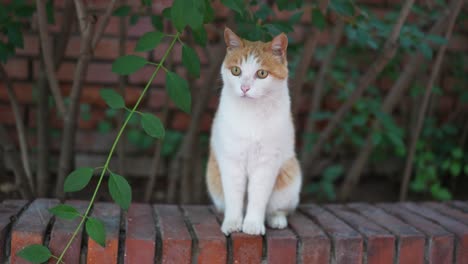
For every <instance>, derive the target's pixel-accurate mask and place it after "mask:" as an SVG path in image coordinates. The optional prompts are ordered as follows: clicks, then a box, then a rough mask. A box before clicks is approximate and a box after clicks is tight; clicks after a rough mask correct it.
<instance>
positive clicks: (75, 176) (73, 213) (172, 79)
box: [18, 33, 190, 263]
mask: <svg viewBox="0 0 468 264" xmlns="http://www.w3.org/2000/svg"><path fill="white" fill-rule="evenodd" d="M177 41H180V33H177V34H176V35H174V36H173V37H172V41H171V43H170V45H169V47H168V49H167V50H166V52H165V54H164V56H163V57H162V59H161V61H160V62H159V63H157V64H156V65H157V66H156V69H155V70H154V72H153V73H152V75H151V77H150V78H149V80H148V82H147V84H146V86H145V87H144V89H143V91H142V92H141V94H140V96H139V98H138V100H137V102H136V103H135V105H134V106H133V107H132V108H131V110H130V111H129V114H128V115H127V117H126V119H125V121H124V123H123V124H122V127H121V128H120V130H119V132H118V133H117V136H116V138H115V140H114V142H113V144H112V147H111V149H110V151H109V154H108V156H107V159H106V162H105V164H104V166H102V167H100V168H96V169H101V170H102V171H101V174H100V176H99V179H98V182H97V186H96V188H95V190H94V192H93V195H92V197H91V199H90V202H89V204H88V207H87V208H86V211H85V213H84V214H83V215H80V214H79V213H78V210H76V209H75V208H73V207H72V206H69V205H64V204H61V205H58V206H56V207H54V208H51V209H50V212H51V213H52V214H54V215H55V216H57V217H61V218H64V219H75V218H77V217H81V221H80V223H79V224H78V226H77V228H76V229H75V231H74V232H73V234H72V236H71V238H70V240H69V241H68V243H67V244H66V246H65V248H64V249H63V251H62V253H61V254H60V256H53V255H52V253H51V252H50V251H49V250H48V249H47V248H46V247H45V246H42V245H30V246H28V247H26V248H24V249H23V250H22V251H20V252H19V253H18V255H19V256H21V257H23V258H24V259H26V260H28V261H32V262H44V261H47V260H48V259H49V258H51V257H52V258H56V259H57V262H58V263H60V262H61V261H62V259H63V257H64V256H65V253H66V252H67V250H68V249H69V248H70V246H71V244H72V242H73V240H74V239H75V237H76V235H77V234H78V232H79V231H80V230H81V227H82V226H83V224H85V227H86V232H87V233H88V235H89V236H90V237H91V238H92V239H94V240H95V241H96V242H97V243H98V244H100V245H101V246H105V230H104V225H103V224H102V222H101V221H100V220H99V219H96V218H92V217H90V216H89V214H90V211H91V208H92V206H93V204H94V201H95V199H96V196H97V194H98V191H99V189H100V187H101V185H102V182H103V180H104V176H105V175H106V174H109V181H108V187H109V191H110V194H111V196H112V198H113V200H114V201H115V202H116V203H117V204H119V205H120V206H121V207H122V208H123V209H124V210H127V209H128V208H129V206H130V203H131V187H130V185H129V184H128V182H127V180H125V178H124V177H122V176H121V175H118V174H116V173H113V172H112V171H110V169H109V163H110V161H111V158H112V156H113V154H114V151H115V149H116V147H117V144H118V142H119V140H120V138H121V136H122V133H123V131H124V130H125V128H126V126H127V124H128V122H129V121H130V119H131V118H132V116H133V115H134V114H135V113H139V114H141V115H142V119H141V122H142V127H143V129H144V130H145V132H147V133H148V134H149V135H150V136H152V137H154V138H162V137H164V127H163V125H162V123H161V121H160V120H159V119H158V118H157V117H155V116H153V115H152V114H148V113H140V112H139V111H137V108H138V106H139V105H140V103H141V101H142V100H143V98H144V96H145V94H146V92H147V91H148V89H149V87H150V86H151V83H152V82H153V80H154V78H155V77H156V75H157V74H158V72H159V71H160V69H161V68H163V67H164V66H163V65H164V62H165V61H166V59H167V57H168V55H169V53H170V52H171V51H172V49H173V47H174V44H175V43H176V42H177ZM157 44H158V43H151V44H149V46H153V48H154V47H155V46H156V45H157ZM147 64H150V65H152V64H154V63H150V62H148V61H146V60H145V59H144V58H142V57H138V56H134V55H127V56H123V57H120V58H118V59H117V60H116V61H115V62H114V64H113V67H112V70H113V71H114V72H116V73H117V74H120V75H128V74H131V73H133V72H135V71H137V70H139V69H140V68H142V67H144V66H145V65H147ZM166 81H167V84H168V89H169V93H170V94H171V92H170V91H171V90H172V91H173V92H172V94H174V93H176V96H177V97H171V98H172V99H175V103H176V105H178V106H179V107H181V108H182V109H183V110H186V111H188V110H189V109H190V92H189V91H188V84H187V83H186V81H185V80H184V79H183V78H181V77H180V76H178V75H177V74H175V73H173V72H167V79H166ZM180 90H182V91H180ZM182 92H184V93H186V94H185V95H184V96H179V94H178V93H182ZM187 94H188V95H187ZM101 96H102V97H103V98H104V100H105V101H106V103H107V105H108V106H109V107H111V108H112V109H126V107H125V102H124V100H123V99H122V97H121V96H120V95H119V94H118V93H116V92H115V91H114V90H110V89H102V90H101ZM181 98H182V99H181ZM94 170H95V169H93V168H79V169H77V170H75V171H73V172H72V173H71V174H70V175H69V176H68V177H67V179H66V180H65V183H64V190H65V191H66V192H74V191H79V190H82V189H83V188H85V187H86V186H87V185H88V183H89V182H90V181H91V178H92V176H93V173H94ZM102 234H104V235H102Z"/></svg>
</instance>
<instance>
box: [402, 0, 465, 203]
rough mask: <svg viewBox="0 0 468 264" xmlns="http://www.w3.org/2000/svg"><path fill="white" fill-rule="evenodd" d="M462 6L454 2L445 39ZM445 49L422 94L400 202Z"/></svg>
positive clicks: (406, 191) (440, 54) (404, 192)
mask: <svg viewBox="0 0 468 264" xmlns="http://www.w3.org/2000/svg"><path fill="white" fill-rule="evenodd" d="M462 4H463V0H457V1H456V4H455V7H454V9H453V10H452V14H451V15H450V17H449V22H448V26H447V32H446V34H445V38H446V39H450V37H451V36H452V31H453V27H454V25H455V20H456V18H457V17H458V13H459V12H460V9H461V7H462ZM446 49H447V44H444V45H442V46H441V47H440V48H439V51H438V52H437V57H436V59H435V62H434V65H433V66H432V71H431V75H430V77H429V81H428V82H427V85H426V92H425V93H424V98H423V101H422V105H421V108H420V109H419V113H418V119H417V121H416V128H415V130H414V132H413V134H412V135H411V141H410V145H409V149H408V159H407V160H406V165H405V170H404V173H403V182H402V184H401V188H400V201H404V200H405V199H406V196H407V194H408V184H409V181H410V177H411V171H412V168H413V159H414V154H415V151H416V143H417V141H418V139H419V134H420V133H421V129H422V126H423V123H424V118H425V115H426V110H427V106H428V103H429V99H430V97H431V91H432V87H433V86H434V82H435V80H436V79H437V76H438V75H439V71H440V65H441V64H442V60H443V59H444V55H445V50H446Z"/></svg>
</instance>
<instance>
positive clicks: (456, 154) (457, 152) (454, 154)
mask: <svg viewBox="0 0 468 264" xmlns="http://www.w3.org/2000/svg"><path fill="white" fill-rule="evenodd" d="M452 157H454V158H456V159H461V158H462V157H463V151H462V150H461V149H460V148H455V149H454V150H452Z"/></svg>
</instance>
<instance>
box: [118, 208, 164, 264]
mask: <svg viewBox="0 0 468 264" xmlns="http://www.w3.org/2000/svg"><path fill="white" fill-rule="evenodd" d="M125 229H126V238H125V254H124V263H128V264H131V263H154V252H155V246H156V242H155V239H156V228H155V222H154V219H153V210H152V208H151V206H150V205H148V204H132V205H131V206H130V208H129V209H128V213H127V218H126V228H125Z"/></svg>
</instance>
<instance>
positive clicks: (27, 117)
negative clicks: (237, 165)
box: [0, 0, 468, 174]
mask: <svg viewBox="0 0 468 264" xmlns="http://www.w3.org/2000/svg"><path fill="white" fill-rule="evenodd" d="M55 2H56V5H57V6H58V11H57V13H56V14H55V17H56V24H55V25H51V26H49V29H50V32H51V33H52V36H53V37H54V40H55V41H54V42H56V41H57V33H58V32H59V30H60V26H59V25H60V21H62V19H63V18H62V13H61V7H62V6H63V1H55ZM130 2H132V3H135V4H136V3H137V2H139V1H130ZM360 2H361V3H362V4H365V5H367V6H368V7H369V8H370V10H371V11H372V12H374V13H376V14H378V15H380V16H382V15H383V14H385V13H386V12H387V11H388V10H389V9H390V8H393V7H394V5H395V4H396V3H398V2H399V1H394V0H361V1H360ZM170 3H171V1H170V0H164V1H156V3H155V4H154V5H153V9H154V10H153V11H154V12H155V13H160V12H161V10H163V9H164V8H165V7H167V6H169V5H170ZM424 3H425V2H424ZM88 4H89V5H90V6H91V7H92V9H93V10H95V12H96V13H97V14H100V13H101V12H102V10H103V7H104V6H105V5H106V4H107V1H100V0H92V1H88ZM215 5H216V6H215V10H216V11H217V19H216V26H219V27H222V26H223V23H224V22H223V21H224V20H225V19H226V16H227V15H229V11H228V10H227V9H226V8H224V7H223V6H221V5H220V4H219V3H215ZM135 8H136V7H135ZM288 16H289V13H288V12H278V11H277V17H278V18H288ZM309 22H310V10H306V12H305V13H304V16H303V18H302V24H300V25H297V26H296V27H295V32H293V33H292V34H291V36H292V37H293V38H294V39H297V40H299V41H301V40H303V39H304V32H305V31H304V28H305V27H308V26H309V24H308V23H309ZM457 27H458V29H457V32H456V33H455V34H454V36H453V38H452V39H451V40H450V45H449V51H450V52H462V53H465V54H466V52H467V51H468V35H467V32H468V25H467V23H466V20H465V24H464V25H458V26H457ZM118 29H119V18H117V17H112V18H111V19H110V22H109V25H108V26H107V28H106V30H105V33H104V36H103V38H102V40H101V41H100V42H99V44H98V45H97V47H96V50H95V52H94V59H93V60H92V61H91V63H90V65H89V69H88V74H87V77H86V82H85V85H84V89H83V93H82V99H81V101H82V102H83V103H86V104H89V105H90V112H91V117H90V119H89V120H88V119H83V118H81V119H80V121H79V132H78V137H77V141H78V143H79V144H78V146H77V147H78V154H83V155H84V154H96V155H97V156H99V157H100V155H102V154H104V153H106V152H107V150H108V148H109V146H110V144H111V143H110V141H109V140H103V138H105V137H104V136H103V135H102V134H100V133H99V132H98V131H97V130H96V128H97V126H98V123H99V122H100V121H101V120H103V119H105V110H106V107H105V104H104V102H103V101H102V100H101V99H100V97H99V89H100V88H102V87H116V83H117V78H118V77H117V75H115V74H113V73H112V72H111V63H112V61H113V60H114V59H115V58H116V57H117V56H118ZM150 30H152V26H151V23H150V21H149V19H147V18H141V19H140V20H139V21H138V22H137V24H136V25H134V26H129V28H128V39H127V40H126V52H127V53H133V48H134V47H135V44H136V41H137V39H138V37H139V36H141V35H142V34H143V33H145V32H147V31H150ZM207 30H208V36H209V39H210V42H212V43H218V45H224V43H222V42H220V40H221V39H222V38H221V36H219V34H218V33H217V32H216V31H214V30H212V28H211V27H207ZM24 33H25V47H24V49H22V50H17V56H15V57H14V58H12V59H10V60H9V61H8V63H7V65H6V68H7V71H8V73H9V75H10V77H11V78H12V79H13V80H14V88H15V92H16V94H17V96H18V98H19V101H20V103H21V112H22V115H23V117H24V122H25V123H26V126H27V127H28V128H29V131H30V137H29V143H30V145H31V146H33V148H34V147H35V145H36V139H35V134H34V128H35V127H36V103H35V97H36V96H35V94H36V91H35V89H34V87H35V82H36V81H37V76H38V73H39V68H40V63H39V61H40V59H39V58H40V52H39V40H38V36H37V28H36V25H35V23H32V26H31V29H30V30H27V31H26V32H24ZM328 35H329V34H328V31H325V32H323V34H322V36H321V39H320V42H319V44H320V45H325V44H326V43H327V40H328ZM166 48H167V43H165V44H162V45H160V46H159V47H158V48H157V49H156V50H154V51H151V52H148V53H140V54H138V55H141V56H145V57H146V58H148V59H150V60H158V59H160V58H161V56H162V53H163V51H164V50H165V49H166ZM174 52H175V56H174V63H175V67H176V71H178V72H180V73H184V69H183V68H182V66H181V46H180V44H179V43H176V46H175V50H174ZM197 52H198V53H199V55H200V58H201V61H202V64H203V70H202V77H201V78H202V79H204V78H212V79H214V80H215V79H217V78H218V77H216V76H207V75H206V71H207V63H208V61H207V56H206V54H205V53H204V51H203V50H202V49H197ZM78 55H79V34H78V32H77V29H76V27H75V29H74V30H73V34H72V37H71V39H70V43H69V46H68V48H67V50H66V55H65V60H64V63H63V65H62V66H61V67H60V69H59V70H58V73H57V76H58V79H59V81H60V86H61V89H62V92H63V94H64V95H65V96H66V95H68V93H69V92H70V86H71V82H72V76H73V70H74V67H75V64H76V59H77V57H78ZM314 65H315V63H314ZM466 70H467V71H468V69H466ZM150 71H151V68H150V67H147V68H145V69H143V70H140V71H139V72H137V73H135V74H133V75H131V76H130V77H129V78H128V80H127V85H126V88H125V97H126V101H127V104H128V105H132V104H133V103H135V101H136V99H137V97H138V96H139V93H140V92H141V90H142V86H143V85H144V84H145V82H146V81H147V79H148V78H149V74H150ZM203 73H205V74H203ZM164 80H165V76H164V73H163V72H161V73H159V74H158V76H157V77H156V79H155V81H154V83H153V84H152V88H151V90H150V92H149V94H148V96H147V98H146V99H145V102H144V103H143V106H144V108H146V109H147V110H149V111H151V112H154V113H155V114H158V115H159V114H161V110H162V107H163V105H164V102H165V101H166V100H167V96H166V94H165V91H164ZM199 81H200V80H198V81H197V82H199ZM453 81H454V80H453V78H452V77H451V76H450V74H449V73H442V78H441V81H440V82H441V84H443V85H444V87H445V86H446V87H450V85H451V83H453ZM213 83H214V85H218V86H219V83H217V82H215V81H214V82H213ZM377 84H378V85H379V86H380V87H382V88H383V89H384V88H388V87H390V85H391V81H389V80H379V81H378V82H377ZM3 86H4V84H3V83H2V82H0V122H1V123H4V124H6V125H8V126H9V127H10V128H11V130H10V131H11V134H12V137H13V138H16V135H15V133H16V132H15V130H14V122H15V120H14V118H13V115H12V110H11V108H10V106H9V103H8V102H9V100H8V97H7V94H6V89H5V88H4V87H3ZM305 99H307V98H305ZM305 99H304V101H303V102H302V104H303V105H304V107H303V111H306V110H307V109H306V107H305V106H306V101H305ZM453 101H454V98H452V97H450V96H444V97H442V98H441V100H440V104H441V105H442V106H443V107H445V109H446V110H447V111H449V110H451V109H452V107H453ZM216 105H217V98H214V99H213V100H212V102H211V103H210V107H209V110H208V111H207V112H206V113H205V115H204V116H203V120H202V126H201V127H202V130H203V131H204V132H207V131H209V128H210V124H211V120H212V117H213V111H214V109H215V107H216ZM325 107H328V108H334V107H336V102H334V101H333V100H331V101H326V102H325ZM189 118H190V117H189V116H188V115H186V114H184V113H182V112H180V111H177V110H176V109H175V107H174V106H173V105H171V111H170V113H169V121H168V124H167V127H168V129H173V130H178V131H184V130H185V129H186V128H187V126H188V121H189ZM299 120H302V119H301V118H299ZM51 126H52V128H53V129H55V130H56V131H51V135H53V136H54V137H53V140H52V141H53V143H52V151H53V152H57V151H58V140H57V139H58V137H55V136H56V135H57V134H58V133H57V132H58V131H59V129H60V128H61V127H62V121H61V120H60V119H59V118H57V117H56V116H55V115H54V114H52V116H51ZM129 151H131V152H132V151H133V152H136V151H137V150H136V148H135V147H133V146H129ZM151 152H152V151H151V150H148V151H147V152H145V151H143V152H139V153H140V154H143V155H147V154H148V155H149V154H150V153H151ZM143 159H144V157H142V160H143ZM77 160H80V159H77ZM82 160H83V159H82ZM147 160H148V161H149V160H150V159H149V158H148V159H147ZM77 165H85V164H79V163H78V164H77ZM86 165H89V166H94V165H96V166H99V165H100V164H94V163H93V164H86ZM137 174H138V173H137ZM143 174H144V173H143Z"/></svg>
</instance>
